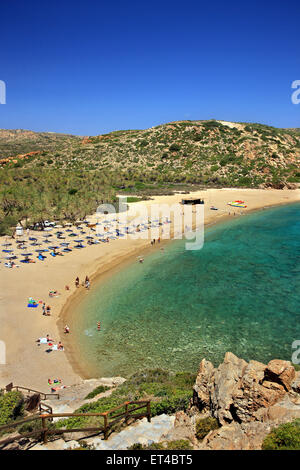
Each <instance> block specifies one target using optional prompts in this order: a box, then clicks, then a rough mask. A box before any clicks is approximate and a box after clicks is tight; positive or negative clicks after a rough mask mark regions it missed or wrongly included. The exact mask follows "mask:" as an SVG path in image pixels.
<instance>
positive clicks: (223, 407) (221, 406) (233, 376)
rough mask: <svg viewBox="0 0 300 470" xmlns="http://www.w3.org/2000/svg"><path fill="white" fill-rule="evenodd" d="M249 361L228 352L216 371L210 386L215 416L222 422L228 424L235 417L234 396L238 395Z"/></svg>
mask: <svg viewBox="0 0 300 470" xmlns="http://www.w3.org/2000/svg"><path fill="white" fill-rule="evenodd" d="M246 366H247V362H246V361H244V360H243V359H239V358H238V357H237V356H235V355H234V354H232V353H231V352H227V353H226V354H225V357H224V361H223V363H222V364H220V366H219V367H218V368H217V369H216V371H215V373H214V383H212V384H210V386H209V387H208V390H209V392H210V393H209V395H210V401H211V404H212V409H213V410H214V416H215V417H216V418H218V420H219V422H220V424H226V423H229V422H231V421H233V420H234V419H235V417H234V416H233V415H232V413H233V412H234V410H233V407H232V405H233V397H234V396H236V395H238V393H239V392H238V390H239V384H240V381H241V377H242V375H243V371H244V369H245V367H246Z"/></svg>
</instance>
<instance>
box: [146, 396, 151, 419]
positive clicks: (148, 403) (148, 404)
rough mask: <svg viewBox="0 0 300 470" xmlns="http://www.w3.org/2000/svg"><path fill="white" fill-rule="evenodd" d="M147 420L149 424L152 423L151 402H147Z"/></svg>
mask: <svg viewBox="0 0 300 470" xmlns="http://www.w3.org/2000/svg"><path fill="white" fill-rule="evenodd" d="M147 420H148V423H151V406H150V401H148V402H147Z"/></svg>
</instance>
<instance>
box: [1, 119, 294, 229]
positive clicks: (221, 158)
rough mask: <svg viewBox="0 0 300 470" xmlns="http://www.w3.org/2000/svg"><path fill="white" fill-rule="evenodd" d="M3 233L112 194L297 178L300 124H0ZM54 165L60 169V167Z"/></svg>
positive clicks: (289, 183) (288, 183)
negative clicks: (112, 127) (65, 127)
mask: <svg viewBox="0 0 300 470" xmlns="http://www.w3.org/2000/svg"><path fill="white" fill-rule="evenodd" d="M1 156H2V157H3V158H0V188H1V189H0V233H7V230H8V228H9V227H11V226H12V225H14V224H15V223H16V221H18V220H24V219H30V221H31V222H32V221H40V220H42V219H47V218H49V217H50V218H51V217H55V219H58V220H66V219H68V220H71V221H73V220H76V218H79V217H85V216H86V215H87V214H89V213H92V212H93V211H94V210H95V209H96V207H97V205H99V204H100V203H102V202H114V201H115V200H116V194H117V193H120V192H123V193H129V194H130V193H131V194H140V195H143V196H149V195H151V194H154V193H155V194H158V193H164V194H167V193H171V192H172V191H174V190H176V189H177V190H178V189H181V190H189V189H191V188H192V187H193V188H195V187H208V186H214V187H273V188H277V189H281V188H283V187H288V188H295V187H297V186H298V184H299V183H300V170H299V163H300V133H299V129H277V128H274V127H269V126H265V125H262V124H246V123H230V122H224V121H214V120H211V121H177V122H171V123H168V124H162V125H159V126H156V127H152V128H150V129H145V130H123V131H115V132H111V133H109V134H104V135H99V136H91V137H84V138H82V137H78V136H71V135H64V134H52V133H35V132H31V131H22V130H14V131H7V130H0V157H1ZM58 170H59V171H58Z"/></svg>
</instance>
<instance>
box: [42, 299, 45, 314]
mask: <svg viewBox="0 0 300 470" xmlns="http://www.w3.org/2000/svg"><path fill="white" fill-rule="evenodd" d="M42 311H43V315H46V304H45V302H43V305H42Z"/></svg>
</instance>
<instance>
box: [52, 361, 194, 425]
mask: <svg viewBox="0 0 300 470" xmlns="http://www.w3.org/2000/svg"><path fill="white" fill-rule="evenodd" d="M195 378H196V376H195V374H192V373H189V372H178V373H171V372H169V371H166V370H163V369H154V370H145V371H143V372H139V373H136V374H133V375H132V376H131V377H129V378H128V380H126V382H124V383H123V384H122V385H120V386H119V387H118V388H117V389H116V390H114V391H113V392H112V393H111V395H110V396H109V397H103V398H100V399H99V400H97V401H95V402H93V403H86V404H85V405H83V406H81V407H80V408H79V409H78V410H76V412H78V413H84V412H91V413H103V412H105V411H107V410H109V409H111V408H115V407H116V406H118V405H121V404H122V403H124V402H125V401H135V400H145V399H150V400H151V414H152V416H157V415H159V414H162V413H166V414H173V413H175V412H176V411H179V410H186V409H187V407H188V405H189V403H190V400H191V398H192V395H193V388H192V386H193V384H194V383H195ZM139 412H140V411H137V413H139ZM102 422H103V419H102V418H101V417H100V418H94V417H90V418H88V417H80V416H79V417H74V418H69V419H65V420H61V421H59V422H57V423H56V426H58V427H67V428H72V427H83V426H85V425H89V424H94V423H98V424H99V423H100V425H101V424H102Z"/></svg>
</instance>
